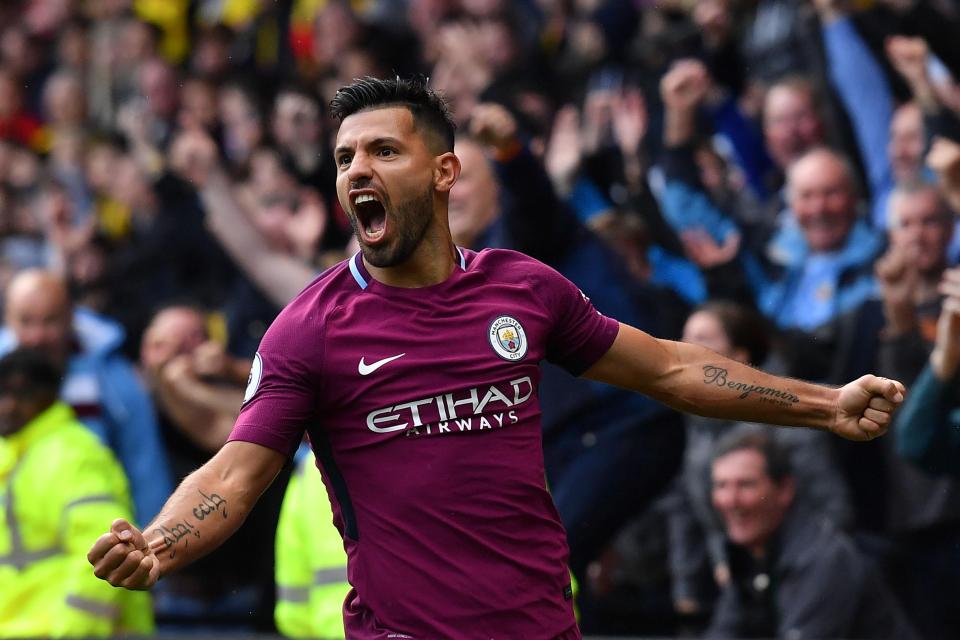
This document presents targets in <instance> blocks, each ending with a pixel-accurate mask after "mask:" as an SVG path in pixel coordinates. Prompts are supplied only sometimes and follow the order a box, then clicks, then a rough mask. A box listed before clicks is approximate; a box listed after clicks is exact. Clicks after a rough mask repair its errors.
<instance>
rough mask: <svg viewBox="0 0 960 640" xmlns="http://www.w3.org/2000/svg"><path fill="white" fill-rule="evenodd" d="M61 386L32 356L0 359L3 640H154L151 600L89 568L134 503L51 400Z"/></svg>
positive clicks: (90, 439)
mask: <svg viewBox="0 0 960 640" xmlns="http://www.w3.org/2000/svg"><path fill="white" fill-rule="evenodd" d="M60 380H61V374H60V372H59V371H58V370H57V368H56V367H55V366H54V365H53V364H52V363H51V362H49V361H48V360H47V358H46V357H45V356H43V355H41V354H40V353H39V352H36V351H30V350H27V349H18V350H16V351H13V352H11V353H10V354H8V355H6V356H5V357H3V358H2V359H0V637H27V636H44V637H64V636H73V637H76V636H85V637H92V636H109V635H113V634H117V633H131V634H149V633H152V632H153V612H152V610H151V604H150V599H149V595H148V594H147V593H145V592H134V591H127V590H125V589H114V588H113V587H111V586H110V585H109V584H108V583H106V582H104V581H102V580H98V579H97V578H96V577H95V576H94V575H93V574H92V573H91V572H90V567H89V565H88V564H87V558H86V554H87V550H88V549H89V547H90V544H91V543H92V541H94V540H96V539H97V536H99V535H100V533H101V529H102V528H103V523H104V521H112V520H113V519H115V518H120V517H122V518H128V519H129V518H131V517H132V510H131V501H130V495H129V491H128V488H127V480H126V477H125V476H124V474H123V470H122V468H121V467H120V464H119V463H118V462H117V461H116V459H115V458H114V457H113V454H112V453H111V452H110V450H109V449H107V448H106V447H105V446H104V445H102V444H101V443H100V441H99V440H97V438H96V436H94V435H93V434H92V433H91V432H90V431H89V430H88V429H86V428H85V427H84V426H83V425H82V424H80V423H79V422H77V420H76V417H75V416H74V414H73V411H72V410H71V409H70V407H68V406H67V405H65V404H63V403H61V402H58V401H57V396H58V391H59V386H60Z"/></svg>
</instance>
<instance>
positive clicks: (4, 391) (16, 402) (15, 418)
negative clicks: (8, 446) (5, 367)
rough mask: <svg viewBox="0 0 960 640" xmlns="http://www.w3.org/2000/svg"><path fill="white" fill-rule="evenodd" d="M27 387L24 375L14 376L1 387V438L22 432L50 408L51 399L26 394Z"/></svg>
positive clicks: (34, 394)
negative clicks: (28, 424)
mask: <svg viewBox="0 0 960 640" xmlns="http://www.w3.org/2000/svg"><path fill="white" fill-rule="evenodd" d="M26 387H27V381H26V380H24V378H23V376H22V375H13V376H11V377H10V379H9V380H7V381H6V382H5V383H4V384H2V385H0V438H5V437H7V436H10V435H13V434H14V433H16V432H17V431H20V429H22V428H23V427H25V426H26V425H27V423H28V422H30V421H31V420H33V419H34V418H35V417H36V416H38V415H39V414H40V413H41V412H42V411H43V410H44V409H45V408H46V407H47V406H49V403H50V399H49V398H46V397H44V398H40V397H38V395H37V394H36V393H24V391H23V389H25V388H26Z"/></svg>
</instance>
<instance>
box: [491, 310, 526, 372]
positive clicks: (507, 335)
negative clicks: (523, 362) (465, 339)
mask: <svg viewBox="0 0 960 640" xmlns="http://www.w3.org/2000/svg"><path fill="white" fill-rule="evenodd" d="M488 336H489V338H490V346H491V347H493V350H494V351H495V352H496V353H497V355H498V356H500V357H501V358H503V359H504V360H510V361H511V362H514V361H516V360H519V359H521V358H522V357H523V356H525V355H527V334H526V333H524V331H523V326H522V325H521V324H520V322H519V321H518V320H517V319H516V318H514V317H512V316H500V317H499V318H497V319H496V320H494V321H493V322H492V323H491V324H490V331H489V332H488Z"/></svg>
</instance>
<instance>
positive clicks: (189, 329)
mask: <svg viewBox="0 0 960 640" xmlns="http://www.w3.org/2000/svg"><path fill="white" fill-rule="evenodd" d="M206 339H207V333H206V327H205V325H204V319H203V316H201V315H200V314H199V313H197V312H196V311H194V310H193V309H186V308H177V307H175V308H172V309H165V310H164V311H161V312H160V313H158V314H157V316H156V317H155V318H154V319H153V321H152V322H151V323H150V326H149V327H147V330H146V331H145V332H144V334H143V341H142V342H141V343H140V364H142V365H143V369H144V371H146V372H147V374H148V375H149V376H155V375H156V374H157V373H159V371H160V369H162V368H163V365H165V364H166V363H168V362H169V361H170V360H171V359H173V358H174V357H176V356H179V355H183V354H187V353H193V351H194V350H195V349H196V348H197V347H199V346H200V345H201V344H203V343H204V342H205V341H206Z"/></svg>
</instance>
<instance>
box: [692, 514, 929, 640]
mask: <svg viewBox="0 0 960 640" xmlns="http://www.w3.org/2000/svg"><path fill="white" fill-rule="evenodd" d="M728 555H729V558H730V573H731V581H730V584H729V585H728V586H727V588H725V589H724V591H723V593H722V594H721V596H720V599H719V601H718V602H717V607H716V609H715V611H714V617H713V621H712V622H711V625H710V628H709V630H708V631H707V634H706V637H708V638H789V639H790V640H803V639H804V638H871V639H877V640H879V639H883V638H890V639H891V640H909V639H911V638H916V637H917V635H916V632H915V631H914V630H913V628H912V627H911V626H910V623H909V622H908V621H907V618H906V617H905V615H904V613H903V611H902V610H901V608H900V605H899V604H898V603H897V601H896V600H895V599H894V597H893V594H892V593H891V592H890V590H889V588H888V587H887V585H886V583H885V582H884V580H883V578H882V576H881V574H880V572H879V570H878V569H877V567H876V566H875V565H874V564H873V562H872V561H870V560H869V559H868V558H867V557H865V556H864V555H863V554H861V553H860V552H859V551H858V550H857V548H856V547H855V546H854V544H853V542H852V540H851V539H850V538H848V537H847V536H846V535H844V534H843V533H841V532H839V531H838V530H837V529H836V528H835V527H834V526H833V525H832V524H831V523H830V522H828V521H825V520H818V519H814V518H804V517H802V516H801V514H799V513H798V512H791V513H790V514H788V516H787V519H786V520H785V521H784V523H783V525H782V526H781V528H780V530H779V532H778V534H777V536H776V537H775V538H774V539H773V540H772V541H771V543H770V544H769V545H768V551H767V554H766V557H765V558H764V559H763V560H757V559H755V558H753V557H752V556H751V555H750V554H749V553H748V552H747V550H746V549H744V548H743V547H738V546H735V545H729V546H728Z"/></svg>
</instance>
